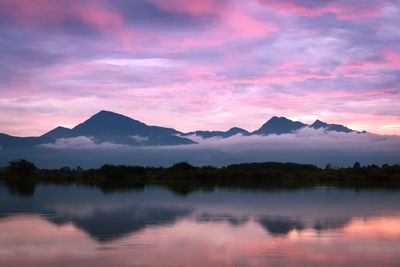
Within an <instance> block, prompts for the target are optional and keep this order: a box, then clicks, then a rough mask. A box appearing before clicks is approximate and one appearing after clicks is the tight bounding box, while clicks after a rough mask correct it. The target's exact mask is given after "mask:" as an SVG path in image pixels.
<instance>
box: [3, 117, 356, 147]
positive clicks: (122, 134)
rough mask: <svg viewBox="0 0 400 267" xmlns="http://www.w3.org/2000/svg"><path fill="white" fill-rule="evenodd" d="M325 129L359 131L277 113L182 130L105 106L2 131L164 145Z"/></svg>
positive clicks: (36, 140) (25, 141)
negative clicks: (36, 127)
mask: <svg viewBox="0 0 400 267" xmlns="http://www.w3.org/2000/svg"><path fill="white" fill-rule="evenodd" d="M306 127H309V128H313V129H321V128H322V129H324V131H326V132H329V131H335V132H343V133H350V132H356V131H354V130H352V129H350V128H348V127H346V126H344V125H340V124H328V123H326V122H323V121H320V120H316V121H315V122H314V123H312V124H310V125H309V124H305V123H302V122H300V121H292V120H290V119H288V118H286V117H277V116H273V117H271V118H270V119H269V120H268V121H266V122H265V123H264V124H263V125H262V126H261V127H260V128H259V129H257V130H255V131H253V132H249V131H247V130H245V129H243V128H239V127H232V128H230V129H229V130H227V131H202V130H198V131H193V132H188V133H184V132H180V131H178V130H176V129H173V128H167V127H161V126H151V125H147V124H146V123H143V122H141V121H138V120H135V119H133V118H130V117H128V116H125V115H122V114H119V113H115V112H112V111H107V110H102V111H100V112H98V113H96V114H94V115H93V116H91V117H90V118H88V119H87V120H85V121H83V122H82V123H79V124H78V125H76V126H75V127H73V128H71V129H70V128H66V127H63V126H58V127H56V128H54V129H52V130H50V131H48V132H47V133H44V134H43V135H41V136H37V137H16V136H11V135H7V134H0V146H1V147H3V148H4V147H25V146H37V145H41V144H46V143H53V142H55V141H56V140H57V139H60V138H74V137H79V136H87V137H91V138H93V139H94V140H95V142H97V143H101V142H112V143H116V144H127V145H133V146H154V145H156V146H160V145H188V144H196V142H195V141H194V140H191V139H190V137H191V136H198V137H201V138H204V139H208V138H229V137H232V136H234V135H238V134H241V135H243V136H250V135H270V134H276V135H281V134H290V133H294V132H295V131H297V130H300V129H303V128H306Z"/></svg>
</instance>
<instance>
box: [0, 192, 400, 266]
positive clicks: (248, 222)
mask: <svg viewBox="0 0 400 267" xmlns="http://www.w3.org/2000/svg"><path fill="white" fill-rule="evenodd" d="M399 204H400V193H399V192H384V191H361V192H356V191H352V190H338V189H327V188H315V189H307V190H291V191H287V190H286V191H269V192H268V191H267V192H266V191H264V192H261V191H256V192H254V191H244V190H227V189H226V190H225V189H217V190H215V191H213V192H193V193H191V194H189V195H187V196H179V195H176V194H174V193H172V192H170V191H168V189H165V188H161V187H148V188H145V189H144V190H142V191H130V192H117V193H108V194H105V193H103V192H101V191H100V190H98V189H93V188H87V187H77V186H45V185H42V186H38V187H37V188H36V191H35V193H34V194H33V195H30V196H21V195H18V194H15V193H14V194H12V193H10V192H9V190H8V189H7V188H4V187H0V266H1V267H14V266H15V267H17V266H30V267H32V266H40V267H47V266H49V267H50V266H51V267H53V266H59V267H63V266H74V267H87V266H96V267H110V266H116V267H119V266H193V267H196V266H216V267H222V266H307V267H312V266H335V267H336V266H352V267H354V266H400V205H399Z"/></svg>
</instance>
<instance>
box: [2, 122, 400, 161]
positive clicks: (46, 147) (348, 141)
mask: <svg viewBox="0 0 400 267" xmlns="http://www.w3.org/2000/svg"><path fill="white" fill-rule="evenodd" d="M191 138H192V140H194V141H196V142H198V144H193V145H177V146H136V147H134V146H129V145H121V144H115V143H111V142H97V141H96V140H94V139H93V138H90V137H84V136H80V137H75V138H62V139H58V140H57V141H56V142H54V143H51V144H43V145H41V146H39V147H37V148H35V150H33V151H20V152H17V151H15V150H14V151H12V152H9V153H3V156H0V164H3V165H4V164H6V162H7V161H8V160H9V159H10V158H9V157H10V155H11V156H13V157H14V158H17V157H24V158H28V159H31V160H33V161H34V162H36V163H38V164H39V165H40V166H45V167H61V166H65V165H69V166H76V165H80V166H82V167H99V166H101V165H102V164H105V163H111V164H131V165H143V166H170V165H172V164H174V163H176V162H180V161H187V162H189V163H192V164H195V165H214V166H225V165H228V164H233V163H242V162H265V161H276V162H297V163H310V164H314V165H318V166H320V167H325V166H326V165H327V164H331V165H333V166H338V167H340V166H352V165H353V163H354V162H356V161H359V162H360V163H361V164H362V165H368V164H378V165H381V164H399V163H400V161H399V159H400V137H399V136H380V135H374V134H368V133H347V134H346V133H338V132H325V131H324V130H323V129H318V130H316V129H312V128H304V129H301V130H299V131H297V132H295V133H293V134H284V135H268V136H257V135H253V136H242V135H240V134H238V135H235V136H232V137H230V138H226V139H220V138H210V139H202V138H199V137H193V136H192V137H191ZM6 154H7V155H8V158H7V160H6V157H5V155H6Z"/></svg>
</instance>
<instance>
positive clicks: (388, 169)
mask: <svg viewBox="0 0 400 267" xmlns="http://www.w3.org/2000/svg"><path fill="white" fill-rule="evenodd" d="M0 182H1V183H3V184H4V185H6V186H8V187H9V188H10V192H16V193H20V194H22V195H30V194H33V192H34V188H35V185H36V184H37V183H49V184H67V183H74V184H78V185H87V186H94V187H99V188H101V189H102V190H103V191H104V192H110V191H115V190H128V189H129V190H131V189H142V188H144V186H146V185H163V186H167V187H168V188H170V189H171V190H173V191H174V192H176V193H179V194H181V195H186V194H188V193H190V192H192V191H193V190H207V191H208V190H213V189H214V188H215V187H236V188H251V189H260V190H263V189H281V188H300V187H313V186H334V187H346V188H356V189H400V165H392V166H390V165H387V164H385V165H382V166H381V167H379V166H377V165H370V166H361V164H360V163H358V162H356V163H355V164H354V165H353V167H351V168H333V167H331V166H330V165H328V166H327V167H326V168H323V169H321V168H318V167H316V166H313V165H308V164H296V163H275V162H265V163H244V164H234V165H229V166H226V167H222V168H216V167H212V166H203V167H196V166H192V165H190V164H189V163H187V162H180V163H177V164H175V165H173V166H171V167H169V168H154V167H141V166H125V165H109V164H106V165H103V166H102V167H101V168H99V169H88V170H83V169H81V168H80V167H77V168H76V169H71V168H69V167H63V168H60V169H55V170H54V169H53V170H47V169H37V168H36V167H35V165H34V164H32V163H30V162H29V161H26V160H17V161H11V162H10V163H9V165H8V166H7V167H5V168H4V169H2V170H1V171H0Z"/></svg>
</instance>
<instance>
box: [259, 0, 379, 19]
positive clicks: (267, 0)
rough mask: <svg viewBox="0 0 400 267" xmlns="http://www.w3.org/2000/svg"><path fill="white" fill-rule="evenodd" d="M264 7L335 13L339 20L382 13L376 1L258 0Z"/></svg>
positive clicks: (299, 11)
mask: <svg viewBox="0 0 400 267" xmlns="http://www.w3.org/2000/svg"><path fill="white" fill-rule="evenodd" d="M258 1H259V2H260V3H261V5H263V6H264V7H265V8H268V9H271V10H274V11H278V12H279V13H283V14H287V13H295V14H298V15H301V16H322V15H324V14H328V13H332V14H335V15H336V17H337V18H338V19H339V20H359V19H366V18H376V17H379V16H381V15H382V13H381V10H380V9H381V7H382V6H383V5H382V6H381V5H379V4H376V3H358V4H354V3H352V4H348V3H340V2H337V1H329V2H328V1H327V3H323V4H322V5H321V6H318V5H316V6H311V7H306V6H302V5H299V4H297V3H295V1H293V0H289V1H276V0H258Z"/></svg>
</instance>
